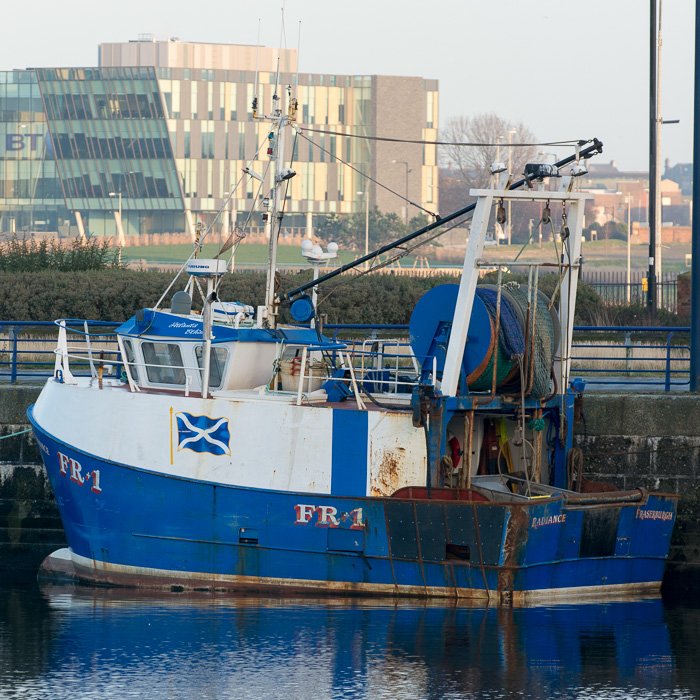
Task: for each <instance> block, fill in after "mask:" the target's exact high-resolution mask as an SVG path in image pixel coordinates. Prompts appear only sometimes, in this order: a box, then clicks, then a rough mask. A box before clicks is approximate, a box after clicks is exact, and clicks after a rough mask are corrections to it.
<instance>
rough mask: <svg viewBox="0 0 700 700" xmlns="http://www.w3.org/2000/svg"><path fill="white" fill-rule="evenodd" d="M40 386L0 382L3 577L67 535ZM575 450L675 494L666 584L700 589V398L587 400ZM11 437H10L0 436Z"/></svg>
mask: <svg viewBox="0 0 700 700" xmlns="http://www.w3.org/2000/svg"><path fill="white" fill-rule="evenodd" d="M40 389H41V387H39V386H28V385H27V386H25V385H0V575H2V574H3V572H7V571H11V570H18V569H25V570H28V571H29V570H33V571H36V570H37V568H38V566H39V564H40V563H41V561H42V560H43V558H44V557H45V556H46V555H47V554H49V553H50V552H52V551H54V550H55V549H58V548H60V547H63V546H65V537H64V534H63V529H62V526H61V521H60V517H59V515H58V510H57V508H56V505H55V502H54V499H53V493H52V491H51V485H50V484H49V481H48V478H47V476H46V472H45V470H44V467H43V464H42V462H41V455H40V454H39V450H38V448H37V445H36V442H35V441H34V438H33V436H32V434H31V433H30V432H26V433H22V434H18V435H15V433H20V432H21V431H23V430H26V429H27V428H29V424H28V421H27V417H26V411H27V408H28V407H29V406H30V405H31V404H32V403H33V402H34V401H35V400H36V398H37V397H38V395H39V391H40ZM583 418H584V420H583V421H581V422H580V423H578V424H577V425H576V426H575V441H576V445H577V446H578V447H580V448H581V450H582V452H583V458H584V473H585V475H586V477H587V478H588V479H590V480H595V481H604V482H608V483H612V484H614V485H615V486H617V487H618V488H620V489H633V488H636V487H642V488H646V489H648V490H651V491H667V492H671V493H678V494H680V496H681V498H680V501H679V505H678V520H677V526H676V529H675V531H674V535H673V541H672V545H671V552H670V556H669V565H668V567H667V576H666V580H665V582H664V584H665V585H666V586H671V587H676V588H679V589H683V588H685V589H693V590H696V591H697V590H700V396H696V395H690V394H685V395H682V394H648V395H639V394H635V395H632V394H627V395H623V394H601V393H590V394H587V395H585V398H584V408H583ZM8 435H13V437H5V436H8Z"/></svg>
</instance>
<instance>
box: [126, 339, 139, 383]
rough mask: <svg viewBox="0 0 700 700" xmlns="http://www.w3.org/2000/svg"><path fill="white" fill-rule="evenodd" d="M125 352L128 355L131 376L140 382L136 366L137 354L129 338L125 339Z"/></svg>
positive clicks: (127, 361)
mask: <svg viewBox="0 0 700 700" xmlns="http://www.w3.org/2000/svg"><path fill="white" fill-rule="evenodd" d="M124 354H125V355H126V363H127V364H128V365H129V372H130V373H131V378H132V379H133V380H134V381H135V382H138V380H139V371H138V369H137V368H136V355H135V354H134V346H133V345H132V344H131V341H130V340H128V339H127V338H125V339H124Z"/></svg>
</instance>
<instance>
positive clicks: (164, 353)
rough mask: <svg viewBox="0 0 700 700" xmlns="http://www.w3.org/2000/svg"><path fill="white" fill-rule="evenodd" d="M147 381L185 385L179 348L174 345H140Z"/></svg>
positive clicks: (145, 343)
mask: <svg viewBox="0 0 700 700" xmlns="http://www.w3.org/2000/svg"><path fill="white" fill-rule="evenodd" d="M141 351H142V352H143V359H144V362H145V364H146V375H147V376H148V381H149V382H151V383H153V384H176V385H184V384H185V368H184V366H183V364H182V353H181V352H180V346H179V345H176V344H175V343H151V342H143V343H141Z"/></svg>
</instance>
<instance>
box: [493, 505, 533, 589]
mask: <svg viewBox="0 0 700 700" xmlns="http://www.w3.org/2000/svg"><path fill="white" fill-rule="evenodd" d="M529 522H530V517H529V514H528V511H527V509H526V508H523V507H522V506H509V507H508V520H507V522H506V536H505V538H504V539H503V560H502V565H501V567H500V568H499V571H498V592H499V593H500V595H501V597H502V598H503V597H504V596H505V597H507V596H509V595H512V594H513V586H514V581H513V578H514V576H515V572H516V571H517V569H518V568H519V567H520V563H521V561H522V556H523V552H524V550H525V548H526V547H527V540H528V533H529V527H528V526H529Z"/></svg>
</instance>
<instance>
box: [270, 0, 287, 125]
mask: <svg viewBox="0 0 700 700" xmlns="http://www.w3.org/2000/svg"><path fill="white" fill-rule="evenodd" d="M281 13H282V21H281V23H280V40H279V46H278V47H277V75H276V76H275V93H274V95H273V96H272V100H273V102H276V101H277V100H278V98H279V96H278V94H277V91H278V90H279V86H280V64H281V62H282V45H283V44H286V43H287V35H286V33H285V31H284V2H283V3H282V10H281ZM276 106H277V109H276V110H275V114H274V116H279V115H278V114H277V112H278V111H279V103H277V104H276Z"/></svg>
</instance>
